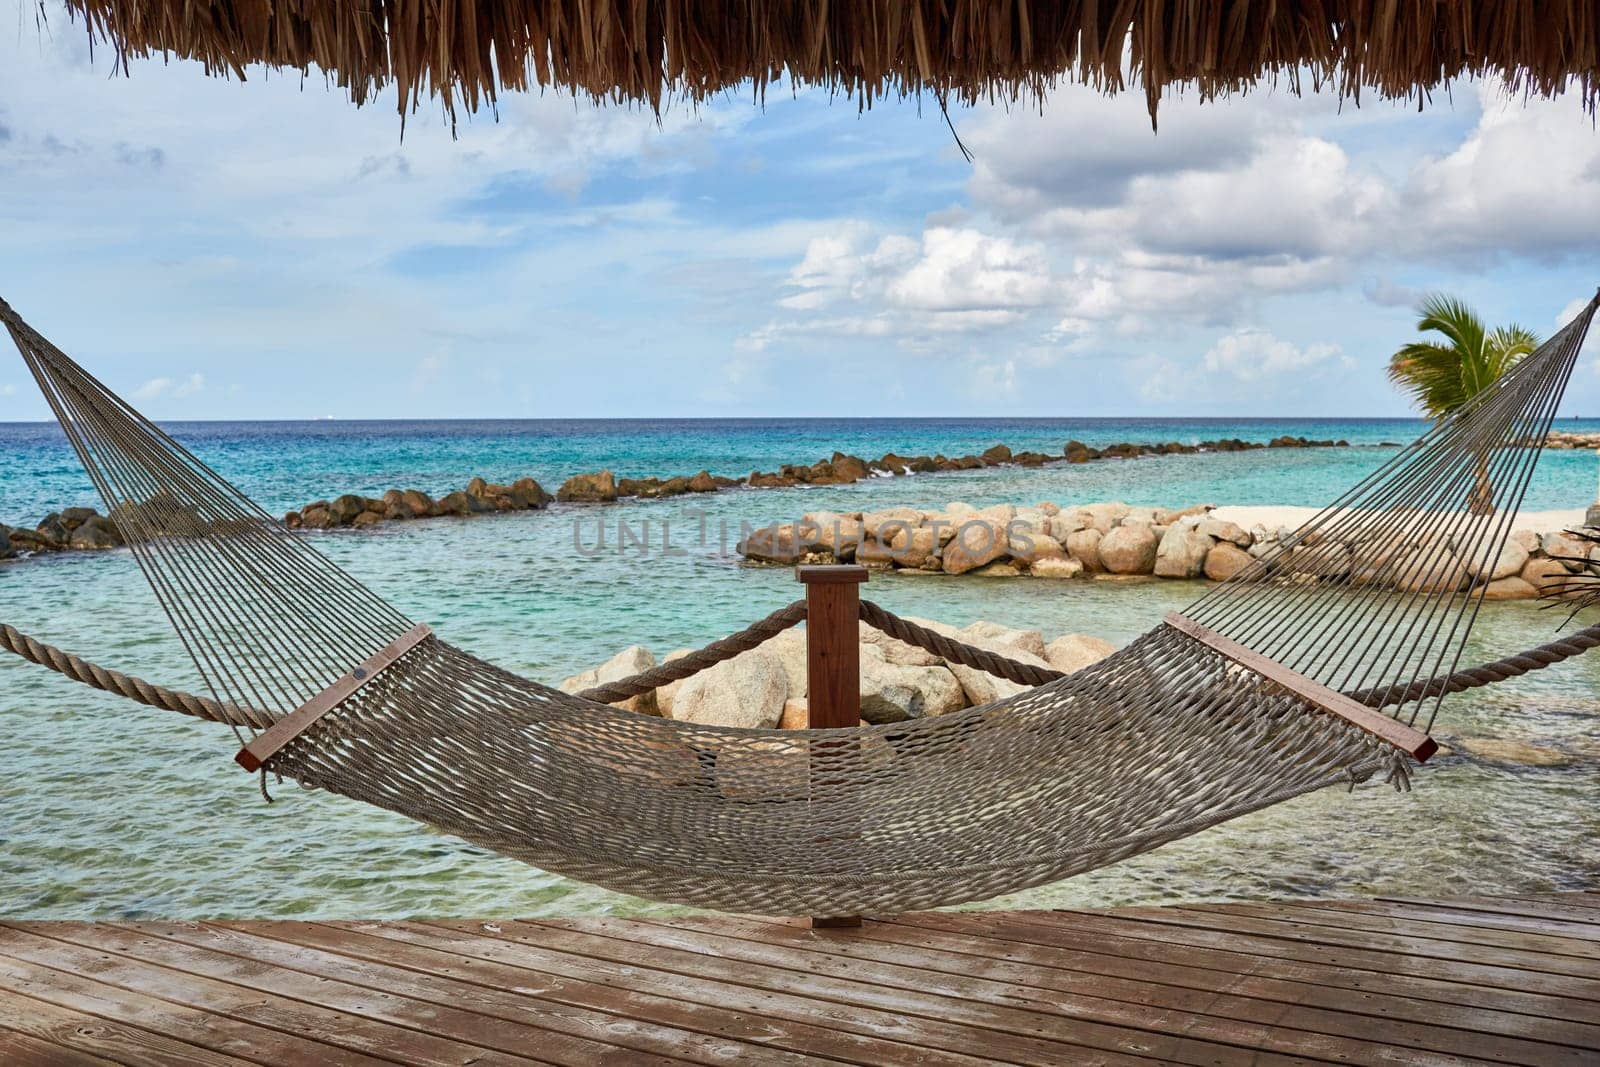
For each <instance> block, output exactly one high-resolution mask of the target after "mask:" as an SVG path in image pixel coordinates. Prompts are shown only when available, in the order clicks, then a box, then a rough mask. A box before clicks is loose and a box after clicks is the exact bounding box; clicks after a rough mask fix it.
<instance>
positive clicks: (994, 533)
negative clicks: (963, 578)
mask: <svg viewBox="0 0 1600 1067" xmlns="http://www.w3.org/2000/svg"><path fill="white" fill-rule="evenodd" d="M1009 548H1010V544H1009V541H1008V539H1007V537H1006V531H1005V527H1004V525H999V526H997V525H995V524H994V523H993V522H990V521H988V520H987V519H979V518H970V519H967V520H965V521H964V522H962V523H961V525H960V527H959V528H957V530H956V533H955V536H954V537H952V538H951V539H950V543H949V544H947V545H945V546H944V554H943V557H942V558H943V560H944V570H945V573H946V574H965V573H967V572H968V571H971V570H977V569H978V568H979V567H982V566H983V565H984V564H986V563H993V562H994V561H995V560H997V559H999V558H1000V557H1001V556H1004V555H1005V554H1006V552H1007V551H1008V550H1009Z"/></svg>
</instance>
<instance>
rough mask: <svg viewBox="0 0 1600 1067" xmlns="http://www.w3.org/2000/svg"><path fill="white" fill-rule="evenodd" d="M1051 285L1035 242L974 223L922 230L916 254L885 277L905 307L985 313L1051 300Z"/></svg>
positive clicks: (893, 298) (892, 295)
mask: <svg viewBox="0 0 1600 1067" xmlns="http://www.w3.org/2000/svg"><path fill="white" fill-rule="evenodd" d="M1054 289H1055V283H1054V279H1053V278H1052V277H1051V274H1050V263H1049V260H1048V259H1046V258H1045V255H1044V250H1043V249H1042V248H1041V247H1039V246H1038V245H1028V244H1021V243H1018V242H1016V241H1012V240H1010V239H1008V238H1004V237H991V236H989V235H988V234H985V233H983V232H981V231H979V230H975V229H959V230H957V229H946V228H934V229H929V230H925V231H923V234H922V248H921V255H920V258H918V259H917V261H916V262H915V263H913V264H912V265H911V266H910V267H909V268H908V269H907V270H906V271H905V272H904V273H902V274H901V275H900V276H899V277H897V278H895V279H893V280H892V281H890V282H889V284H888V286H887V287H886V290H885V292H886V294H887V296H888V297H889V300H890V301H891V302H892V303H894V304H896V305H898V306H900V307H903V308H915V309H920V310H924V311H935V312H954V313H957V314H965V315H969V316H977V317H978V320H984V319H985V317H988V318H989V320H990V321H995V322H999V321H1000V319H998V318H996V317H995V316H998V315H1005V314H1015V313H1017V312H1019V311H1021V310H1023V309H1029V308H1037V307H1042V306H1044V305H1045V304H1047V303H1049V301H1050V299H1051V297H1052V295H1053V292H1054Z"/></svg>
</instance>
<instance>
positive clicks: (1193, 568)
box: [1112, 525, 1216, 578]
mask: <svg viewBox="0 0 1600 1067" xmlns="http://www.w3.org/2000/svg"><path fill="white" fill-rule="evenodd" d="M1119 528H1120V527H1119ZM1112 532H1113V533H1115V532H1116V531H1115V530H1113V531H1112ZM1214 544H1216V542H1215V541H1213V540H1212V539H1211V538H1210V537H1208V536H1207V535H1206V534H1203V533H1201V532H1200V531H1199V530H1197V529H1194V528H1193V527H1185V526H1181V525H1175V526H1169V527H1168V528H1167V532H1166V533H1165V534H1164V535H1163V536H1162V538H1161V543H1160V545H1159V546H1158V547H1157V548H1156V562H1155V567H1154V568H1153V569H1154V573H1155V574H1156V575H1157V576H1158V577H1161V578H1198V577H1200V573H1201V572H1202V571H1203V570H1205V566H1206V555H1207V554H1208V553H1209V552H1210V551H1211V546H1212V545H1214Z"/></svg>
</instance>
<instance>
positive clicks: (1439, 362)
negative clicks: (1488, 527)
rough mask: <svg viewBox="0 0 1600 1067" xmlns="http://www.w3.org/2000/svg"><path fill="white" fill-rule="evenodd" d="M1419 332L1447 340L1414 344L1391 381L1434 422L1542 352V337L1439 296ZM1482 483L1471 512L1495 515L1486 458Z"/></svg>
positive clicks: (1426, 304)
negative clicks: (1495, 324) (1489, 322)
mask: <svg viewBox="0 0 1600 1067" xmlns="http://www.w3.org/2000/svg"><path fill="white" fill-rule="evenodd" d="M1417 316H1418V319H1417V329H1418V330H1419V331H1421V332H1422V333H1428V332H1429V331H1432V332H1434V333H1438V334H1441V335H1442V336H1443V337H1444V341H1443V342H1439V341H1412V342H1411V343H1410V344H1408V345H1402V346H1401V348H1400V350H1399V351H1397V352H1396V353H1395V354H1394V355H1392V356H1390V357H1389V380H1390V381H1391V382H1393V383H1394V384H1395V385H1397V386H1399V387H1400V388H1401V389H1403V390H1405V391H1406V392H1408V393H1410V394H1411V398H1412V400H1414V401H1415V402H1416V405H1417V406H1418V407H1419V408H1421V409H1422V411H1423V414H1425V415H1427V416H1428V417H1429V418H1432V419H1442V418H1445V417H1446V416H1448V415H1450V414H1451V413H1452V412H1455V411H1457V410H1458V409H1460V408H1462V407H1464V406H1466V404H1467V403H1468V402H1470V401H1471V400H1472V398H1473V397H1475V396H1477V395H1478V394H1479V393H1481V392H1483V391H1484V390H1485V389H1487V388H1489V386H1491V385H1493V384H1494V383H1495V382H1496V381H1497V380H1499V378H1500V376H1501V375H1503V374H1505V373H1506V372H1507V371H1509V370H1510V369H1511V368H1512V367H1515V366H1516V365H1517V364H1518V363H1519V362H1521V360H1522V357H1523V356H1526V355H1527V354H1528V353H1529V352H1532V351H1533V350H1534V349H1535V348H1538V347H1539V343H1540V342H1539V337H1538V335H1537V334H1535V333H1534V332H1533V331H1532V330H1529V329H1527V328H1525V327H1522V326H1517V325H1511V326H1501V327H1499V328H1498V329H1496V330H1492V331H1491V330H1489V329H1488V328H1486V327H1485V326H1484V324H1483V320H1482V319H1480V318H1479V317H1478V315H1477V313H1476V312H1474V311H1473V310H1472V309H1471V308H1469V307H1467V305H1466V304H1464V303H1462V302H1461V301H1460V300H1457V299H1456V298H1455V297H1451V296H1445V295H1444V294H1442V293H1434V294H1432V295H1430V296H1427V297H1425V298H1424V299H1423V301H1422V303H1420V304H1418V305H1417ZM1477 463H1478V484H1477V487H1476V488H1475V489H1474V490H1473V492H1472V499H1471V502H1470V507H1471V509H1472V512H1473V514H1475V515H1486V514H1488V513H1490V512H1491V511H1493V510H1494V487H1493V486H1492V485H1490V484H1489V457H1488V455H1487V454H1484V455H1480V456H1479V457H1478V460H1477Z"/></svg>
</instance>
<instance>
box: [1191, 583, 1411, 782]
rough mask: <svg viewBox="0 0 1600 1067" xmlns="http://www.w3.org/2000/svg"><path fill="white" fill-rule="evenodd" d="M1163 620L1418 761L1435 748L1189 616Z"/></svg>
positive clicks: (1399, 725) (1377, 713) (1408, 728)
mask: <svg viewBox="0 0 1600 1067" xmlns="http://www.w3.org/2000/svg"><path fill="white" fill-rule="evenodd" d="M1166 622H1167V625H1168V626H1170V627H1172V628H1173V629H1174V630H1181V631H1183V632H1184V633H1186V634H1188V635H1189V636H1190V637H1192V638H1194V639H1195V640H1196V641H1199V642H1200V643H1201V644H1203V645H1206V646H1208V647H1210V648H1211V649H1213V650H1215V651H1216V652H1219V653H1221V654H1222V655H1223V656H1226V657H1227V658H1228V659H1230V660H1232V661H1233V662H1235V663H1237V664H1239V665H1240V666H1241V667H1244V668H1247V669H1248V670H1251V671H1254V672H1255V673H1257V674H1259V675H1261V676H1262V677H1263V678H1265V679H1267V680H1268V681H1269V682H1272V683H1273V684H1274V685H1279V686H1282V687H1283V688H1284V689H1287V690H1288V691H1289V692H1291V693H1293V694H1294V695H1295V696H1297V697H1299V698H1300V699H1302V700H1304V701H1306V702H1307V703H1309V704H1315V705H1316V706H1317V707H1319V708H1321V709H1322V710H1323V711H1326V712H1328V713H1329V714H1332V715H1337V716H1338V717H1339V718H1341V719H1344V720H1345V721H1346V722H1349V723H1351V724H1353V725H1355V726H1358V727H1360V728H1361V729H1363V730H1365V731H1366V732H1367V733H1369V734H1371V735H1372V736H1374V737H1376V738H1378V740H1380V741H1383V742H1386V743H1387V744H1390V745H1393V746H1394V747H1395V748H1398V749H1399V750H1400V751H1401V752H1404V753H1405V754H1406V755H1408V756H1410V757H1411V758H1412V759H1414V760H1416V761H1417V762H1418V763H1423V762H1425V761H1426V760H1427V759H1428V757H1429V756H1431V755H1433V754H1434V753H1435V752H1437V751H1439V744H1438V742H1436V741H1434V739H1433V738H1431V737H1429V736H1428V735H1427V734H1425V733H1423V732H1422V731H1421V730H1418V729H1415V728H1414V727H1411V726H1407V725H1406V724H1405V723H1403V722H1401V721H1400V720H1398V719H1393V718H1390V717H1389V716H1387V715H1385V714H1383V713H1382V712H1380V711H1374V710H1373V709H1372V708H1369V707H1367V706H1366V705H1365V704H1358V703H1357V702H1355V701H1354V700H1351V699H1350V698H1349V697H1347V696H1345V695H1344V694H1343V693H1340V692H1336V691H1335V690H1332V689H1329V688H1328V687H1327V686H1325V685H1323V684H1322V683H1321V682H1317V681H1313V680H1312V679H1310V678H1307V677H1306V676H1305V675H1303V674H1297V673H1295V672H1294V671H1291V670H1290V669H1289V668H1287V667H1285V666H1284V665H1283V664H1281V663H1279V662H1277V661H1276V660H1272V659H1269V658H1267V657H1266V656H1263V655H1262V654H1261V653H1259V652H1257V651H1255V650H1254V649H1250V648H1246V647H1245V646H1244V645H1241V644H1240V643H1239V642H1237V641H1234V640H1231V639H1229V638H1226V637H1223V636H1222V635H1221V634H1219V633H1217V632H1216V631H1215V630H1210V629H1207V628H1206V627H1204V626H1201V625H1200V624H1199V623H1197V622H1195V621H1194V620H1193V619H1190V618H1187V617H1185V616H1183V615H1179V614H1178V613H1177V612H1175V611H1174V612H1170V613H1168V615H1167V618H1166Z"/></svg>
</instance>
